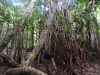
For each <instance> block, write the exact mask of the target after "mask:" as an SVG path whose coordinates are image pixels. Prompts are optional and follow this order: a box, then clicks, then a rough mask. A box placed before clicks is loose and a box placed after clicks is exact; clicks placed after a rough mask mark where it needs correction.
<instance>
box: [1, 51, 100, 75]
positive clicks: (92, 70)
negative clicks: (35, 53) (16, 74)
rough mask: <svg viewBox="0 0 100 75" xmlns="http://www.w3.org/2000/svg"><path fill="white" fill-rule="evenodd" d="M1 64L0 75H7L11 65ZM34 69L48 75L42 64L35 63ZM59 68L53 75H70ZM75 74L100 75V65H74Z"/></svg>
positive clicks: (93, 63) (92, 63)
mask: <svg viewBox="0 0 100 75" xmlns="http://www.w3.org/2000/svg"><path fill="white" fill-rule="evenodd" d="M26 55H27V54H26ZM29 55H30V54H29V53H28V55H27V58H28V57H29ZM0 60H2V59H0ZM1 64H2V62H0V75H5V72H6V71H7V70H8V69H9V68H10V67H9V65H8V66H7V65H6V66H5V65H4V64H7V63H3V66H2V65H1ZM32 67H34V68H36V69H38V70H41V71H43V72H45V73H47V74H48V72H47V69H46V66H45V65H43V64H42V63H41V64H40V63H39V64H36V62H34V63H33V65H32ZM57 68H58V72H57V73H52V74H51V75H69V74H68V72H67V71H66V69H64V68H62V67H61V66H57ZM74 72H75V73H76V75H100V63H99V62H97V61H96V62H87V63H83V64H81V66H80V67H76V66H75V65H74ZM73 75H75V74H73Z"/></svg>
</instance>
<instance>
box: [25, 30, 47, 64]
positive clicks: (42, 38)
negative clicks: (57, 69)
mask: <svg viewBox="0 0 100 75" xmlns="http://www.w3.org/2000/svg"><path fill="white" fill-rule="evenodd" d="M47 34H48V30H44V31H43V32H42V33H41V36H40V39H39V40H38V41H37V43H36V45H35V47H34V50H33V51H32V54H31V55H30V57H29V59H28V60H27V61H26V66H31V65H32V62H33V60H34V59H35V57H36V55H37V54H38V52H39V50H40V49H41V47H42V46H43V43H44V42H45V41H46V38H47Z"/></svg>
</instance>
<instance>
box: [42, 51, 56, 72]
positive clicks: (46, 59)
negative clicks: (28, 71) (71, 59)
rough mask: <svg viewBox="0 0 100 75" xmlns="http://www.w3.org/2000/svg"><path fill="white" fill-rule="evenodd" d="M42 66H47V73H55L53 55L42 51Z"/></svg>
mask: <svg viewBox="0 0 100 75" xmlns="http://www.w3.org/2000/svg"><path fill="white" fill-rule="evenodd" d="M42 61H43V64H44V65H46V66H47V69H48V71H49V73H52V72H55V73H56V72H57V67H56V64H55V62H54V59H53V54H52V53H51V52H50V51H49V50H44V51H43V52H42Z"/></svg>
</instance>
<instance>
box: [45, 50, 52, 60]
mask: <svg viewBox="0 0 100 75" xmlns="http://www.w3.org/2000/svg"><path fill="white" fill-rule="evenodd" d="M44 54H45V56H44V58H45V59H48V60H49V59H51V58H52V57H53V54H52V52H50V51H49V50H45V51H44Z"/></svg>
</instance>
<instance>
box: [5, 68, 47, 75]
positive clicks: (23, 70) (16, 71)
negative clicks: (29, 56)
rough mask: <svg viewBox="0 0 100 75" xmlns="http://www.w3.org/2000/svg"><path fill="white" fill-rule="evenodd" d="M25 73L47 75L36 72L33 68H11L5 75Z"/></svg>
mask: <svg viewBox="0 0 100 75" xmlns="http://www.w3.org/2000/svg"><path fill="white" fill-rule="evenodd" d="M26 73H28V74H31V75H48V74H46V73H44V72H42V71H39V70H37V69H35V68H31V67H19V68H12V69H9V70H8V71H7V72H6V75H7V74H13V75H17V74H26Z"/></svg>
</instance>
